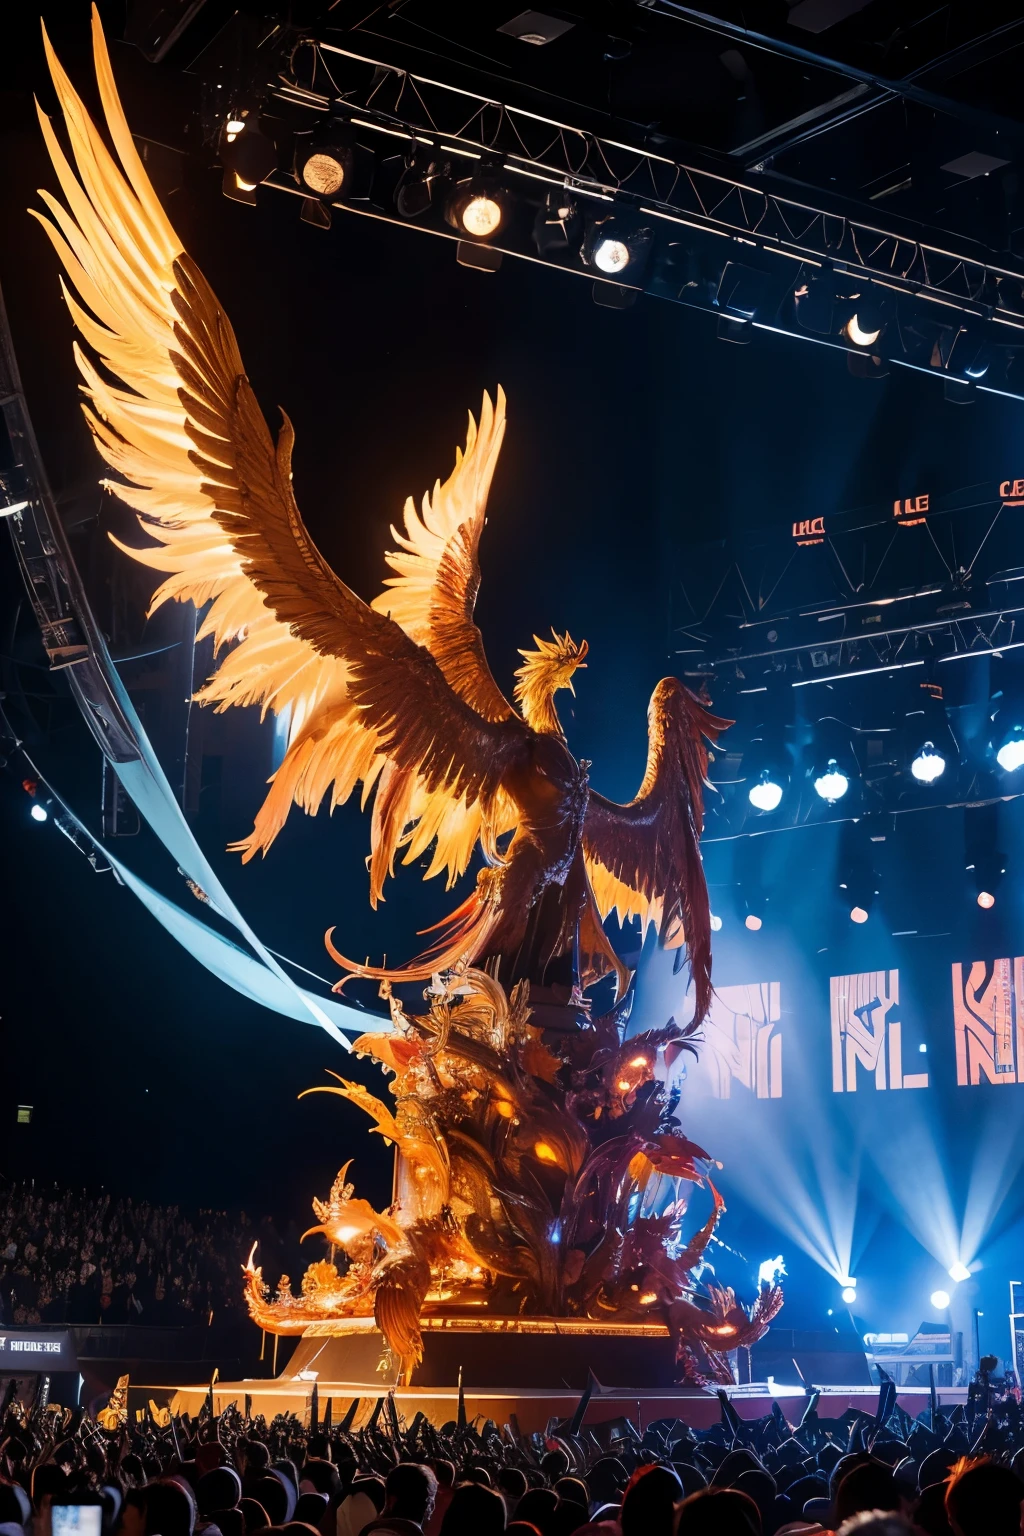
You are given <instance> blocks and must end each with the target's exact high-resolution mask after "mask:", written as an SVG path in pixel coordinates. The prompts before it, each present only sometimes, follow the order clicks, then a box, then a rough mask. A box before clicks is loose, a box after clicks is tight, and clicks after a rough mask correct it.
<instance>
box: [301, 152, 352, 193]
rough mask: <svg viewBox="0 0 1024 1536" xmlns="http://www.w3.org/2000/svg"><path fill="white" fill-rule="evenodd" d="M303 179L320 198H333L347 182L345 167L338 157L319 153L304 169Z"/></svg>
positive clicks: (308, 161) (307, 162)
mask: <svg viewBox="0 0 1024 1536" xmlns="http://www.w3.org/2000/svg"><path fill="white" fill-rule="evenodd" d="M302 179H303V181H304V182H305V183H306V186H307V187H308V188H309V190H310V191H311V192H315V193H316V194H317V196H318V197H333V196H334V195H335V193H337V192H340V191H341V189H342V186H343V185H344V182H345V167H344V165H343V164H342V163H341V161H340V160H339V159H338V158H337V156H336V155H329V154H326V153H325V152H324V151H322V150H321V151H318V153H317V154H315V155H310V157H309V159H308V160H307V161H306V163H305V165H304V166H303V167H302Z"/></svg>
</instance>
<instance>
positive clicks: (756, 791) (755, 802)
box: [747, 768, 782, 811]
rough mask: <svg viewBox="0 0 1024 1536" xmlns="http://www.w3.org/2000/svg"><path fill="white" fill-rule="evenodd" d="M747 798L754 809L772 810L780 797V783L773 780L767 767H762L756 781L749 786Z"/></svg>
mask: <svg viewBox="0 0 1024 1536" xmlns="http://www.w3.org/2000/svg"><path fill="white" fill-rule="evenodd" d="M747 799H748V800H749V801H750V803H751V805H752V806H753V807H754V808H755V810H758V811H774V810H775V809H776V807H777V806H778V804H779V801H780V800H781V799H782V785H781V784H777V783H776V782H775V780H774V779H773V778H772V776H771V774H770V773H769V771H768V769H767V768H763V769H762V770H761V777H760V778H759V779H758V781H757V783H756V784H752V785H751V786H750V790H749V792H748V794H747Z"/></svg>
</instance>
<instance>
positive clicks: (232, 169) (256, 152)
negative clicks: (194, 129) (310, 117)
mask: <svg viewBox="0 0 1024 1536" xmlns="http://www.w3.org/2000/svg"><path fill="white" fill-rule="evenodd" d="M237 123H242V129H244V132H243V131H242V129H239V131H238V132H237V133H235V132H232V131H230V125H234V124H237ZM220 159H221V164H222V165H223V167H224V182H223V191H224V195H225V197H230V198H232V199H234V200H235V201H236V202H242V203H254V202H255V201H256V188H257V187H258V186H259V185H260V183H261V182H263V181H266V179H267V177H268V176H269V175H270V174H271V172H272V171H275V170H276V169H277V146H276V144H275V143H274V142H273V140H272V139H270V138H269V137H268V136H267V135H266V134H265V133H264V132H263V131H262V128H261V126H260V120H259V118H257V117H256V116H255V114H253V113H246V114H245V117H244V121H243V117H242V115H241V114H239V115H238V116H232V117H229V119H228V122H227V123H225V125H224V133H223V135H222V138H221V145H220Z"/></svg>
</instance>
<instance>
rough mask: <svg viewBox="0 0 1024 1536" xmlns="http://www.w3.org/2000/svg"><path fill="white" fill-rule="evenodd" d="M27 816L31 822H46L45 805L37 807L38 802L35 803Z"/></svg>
mask: <svg viewBox="0 0 1024 1536" xmlns="http://www.w3.org/2000/svg"><path fill="white" fill-rule="evenodd" d="M29 815H30V816H31V817H32V820H33V821H45V820H46V806H45V805H39V804H38V802H37V803H36V804H35V805H34V806H33V807H32V809H31V810H30V811H29Z"/></svg>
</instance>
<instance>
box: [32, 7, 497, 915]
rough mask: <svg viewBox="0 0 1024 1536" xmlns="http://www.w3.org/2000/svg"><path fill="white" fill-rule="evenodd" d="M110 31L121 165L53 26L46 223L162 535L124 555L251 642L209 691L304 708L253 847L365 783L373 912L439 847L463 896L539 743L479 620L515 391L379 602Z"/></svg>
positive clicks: (106, 427) (416, 521) (103, 392)
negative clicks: (235, 328)
mask: <svg viewBox="0 0 1024 1536" xmlns="http://www.w3.org/2000/svg"><path fill="white" fill-rule="evenodd" d="M92 26H93V45H94V55H95V63H96V73H97V81H98V85H99V92H100V98H101V102H102V106H103V111H104V116H105V119H106V123H107V129H108V132H109V135H110V140H111V143H112V145H113V148H114V151H115V153H116V159H115V157H114V155H112V154H111V153H110V151H109V150H108V148H107V146H106V144H105V143H104V140H103V139H102V137H101V135H100V134H99V132H98V131H97V129H96V127H95V126H94V124H93V123H92V121H91V120H90V118H89V115H88V113H87V112H86V110H85V108H84V106H83V104H82V102H81V100H80V99H79V97H78V96H77V94H76V93H75V91H74V89H73V87H72V86H71V83H70V81H69V80H68V77H67V75H66V74H65V73H64V71H63V69H62V68H61V66H60V64H59V62H58V60H57V59H56V57H55V55H54V53H53V50H52V49H51V47H50V45H49V41H48V39H45V33H44V41H45V45H46V50H47V58H48V61H49V65H50V69H51V73H52V76H53V81H54V85H55V87H56V90H57V94H58V97H59V100H60V104H61V107H62V109H63V113H64V120H65V124H66V127H67V132H68V136H69V139H70V143H71V148H72V153H73V156H74V161H75V166H76V168H77V175H76V172H75V170H73V169H72V166H71V164H70V163H69V161H68V159H67V158H66V156H65V155H64V153H63V151H62V149H61V147H60V145H59V143H58V141H57V138H56V135H55V134H54V131H53V129H52V127H51V125H50V123H49V121H48V119H46V117H45V116H44V115H43V114H42V113H40V122H41V126H42V131H43V135H44V138H45V140H46V144H47V148H48V150H49V153H50V156H51V159H52V161H53V165H54V168H55V170H56V173H57V177H58V180H59V182H60V186H61V189H62V191H63V193H64V196H65V198H66V202H67V207H64V206H63V205H62V204H61V203H60V202H59V201H58V200H57V199H56V198H54V197H52V196H51V195H50V194H49V193H47V192H43V193H41V196H42V197H43V200H44V202H45V203H46V205H47V208H48V210H49V213H50V215H51V218H49V219H48V218H46V217H45V216H43V215H40V214H37V215H36V217H38V218H39V219H40V222H41V223H42V224H43V227H44V228H45V229H46V231H47V234H48V235H49V237H50V239H51V241H52V242H53V245H54V247H55V248H56V250H57V254H58V256H59V257H60V259H61V262H62V263H63V266H64V269H65V272H66V274H67V277H68V279H69V281H70V284H71V288H72V289H73V290H74V292H71V291H69V289H68V287H67V286H66V285H63V286H64V293H65V297H66V300H67V303H68V306H69V309H70V311H71V314H72V317H73V319H74V322H75V324H76V326H77V328H78V330H79V332H80V334H81V335H82V337H83V338H84V340H85V341H86V342H87V343H88V345H89V347H90V348H91V349H92V351H93V352H94V353H95V354H96V355H97V356H98V358H99V360H100V362H101V364H102V368H103V371H100V369H98V368H97V367H96V366H95V364H94V363H93V361H92V360H91V358H90V357H89V356H87V355H86V353H85V352H84V351H83V350H82V348H81V347H79V346H78V345H77V344H76V347H75V356H76V360H77V362H78V366H79V368H80V370H81V373H82V377H83V380H84V386H83V389H84V393H85V395H86V402H87V403H86V404H85V405H84V411H85V415H86V419H87V421H88V423H89V426H90V429H91V430H92V432H93V435H94V438H95V440H96V443H97V446H98V448H99V450H100V452H101V454H102V455H103V457H104V458H105V459H106V461H107V463H108V464H109V465H110V467H111V468H112V469H113V470H114V471H115V472H116V473H117V474H118V476H119V477H120V478H119V479H117V480H114V481H106V482H104V483H105V484H106V485H107V486H108V488H109V489H111V490H113V491H114V492H116V494H117V495H118V496H120V497H121V498H122V499H123V500H125V501H126V502H128V504H129V505H131V506H132V507H134V508H135V509H136V511H137V512H138V513H139V514H140V521H141V523H142V526H143V528H144V530H145V531H146V532H147V533H148V534H150V535H152V537H153V538H154V539H155V540H156V541H157V542H156V544H155V545H153V546H150V547H148V548H145V549H129V550H127V553H129V554H130V555H132V556H133V558H135V559H137V560H141V561H142V562H143V563H145V564H147V565H149V566H151V567H152V568H154V569H156V570H158V571H163V572H165V573H167V574H166V579H165V581H164V582H163V583H162V585H161V586H160V587H159V588H158V590H157V593H156V594H155V597H154V600H153V606H154V607H156V606H159V604H161V603H163V602H166V601H167V600H169V599H171V598H174V599H177V600H181V601H188V600H190V601H192V602H194V603H195V604H196V605H197V606H200V605H203V604H206V603H209V604H210V607H209V610H208V612H207V614H206V616H205V618H204V621H203V624H202V628H201V631H200V634H201V635H202V636H207V635H209V636H212V638H213V641H214V645H215V648H216V649H217V651H218V652H220V651H221V650H222V649H223V648H224V647H225V646H227V645H228V644H229V643H231V645H232V649H231V650H230V651H229V652H228V653H227V655H226V656H224V657H223V659H222V660H221V662H220V665H219V666H218V669H217V671H216V672H215V674H214V675H213V677H211V679H210V680H209V681H208V682H207V683H206V685H205V686H204V688H203V689H202V690H201V692H200V694H199V697H200V699H201V700H202V701H203V702H205V703H211V704H213V705H215V707H217V708H218V709H224V708H227V707H228V706H230V705H232V704H247V705H252V704H258V705H259V706H260V707H261V708H262V709H263V710H264V711H266V710H267V709H270V710H273V711H274V712H276V713H280V712H282V711H286V710H287V711H288V712H289V731H290V739H289V745H288V750H287V753H286V756H285V760H284V762H283V764H282V766H281V768H280V769H279V771H278V773H277V775H276V776H275V779H274V781H273V784H272V788H271V791H270V794H269V795H268V796H267V799H266V801H265V803H264V805H263V807H262V809H261V811H260V813H259V815H258V817H257V821H256V827H255V829H254V831H253V833H252V835H251V837H249V838H248V839H246V840H245V841H244V842H243V843H242V844H240V845H237V846H239V847H240V848H241V850H242V852H243V856H244V857H245V858H251V857H252V856H253V855H254V854H255V853H256V852H257V851H265V850H266V848H268V847H269V845H270V843H271V842H272V841H273V839H274V837H275V836H276V835H277V832H278V831H279V830H280V828H281V826H282V825H283V824H284V820H285V818H286V817H287V814H288V811H289V809H290V807H291V805H292V804H293V803H297V804H299V805H300V806H302V807H303V808H304V809H305V810H307V811H309V812H314V811H315V810H316V809H317V807H318V806H319V805H320V804H321V802H322V801H323V799H324V798H325V797H326V796H328V795H329V802H330V805H331V807H332V808H333V807H334V806H335V805H337V804H339V803H341V802H343V801H344V800H346V799H347V798H348V796H349V795H350V794H351V793H352V791H353V789H354V788H355V786H356V785H357V784H359V783H360V782H361V783H362V786H363V800H364V803H365V801H366V799H367V798H368V796H369V795H370V793H371V792H372V791H373V789H374V787H375V785H378V784H379V786H380V788H379V793H378V795H377V799H376V803H375V807H374V819H373V828H372V833H371V841H372V854H373V857H372V866H371V899H372V900H374V901H376V899H377V897H379V895H380V891H381V888H382V886H383V882H384V878H385V876H386V874H387V873H388V872H389V871H390V869H391V867H392V865H393V860H394V856H395V852H396V850H397V849H398V848H399V847H400V846H403V845H404V846H406V847H407V854H406V862H409V861H411V860H412V859H415V858H417V857H419V855H420V854H421V853H422V852H424V851H425V850H426V848H427V847H429V845H430V844H431V842H433V841H434V840H435V839H436V843H437V846H436V848H435V851H434V855H433V859H432V862H431V865H430V868H429V869H428V871H427V873H428V875H429V874H434V873H437V872H438V871H440V870H442V869H445V870H447V872H448V877H449V883H451V882H452V881H453V880H454V879H455V878H456V876H457V875H458V874H460V873H461V872H462V871H463V870H464V869H465V868H466V865H467V863H468V861H469V858H470V856H471V854H472V851H473V848H474V847H475V845H476V842H477V840H478V839H482V841H483V843H484V846H485V848H487V849H491V848H493V841H494V838H495V837H496V836H497V835H498V833H499V832H500V831H503V830H506V829H507V828H508V827H509V826H511V825H514V813H513V812H512V810H511V807H510V806H509V805H508V803H507V801H506V800H505V798H504V796H503V795H502V794H501V792H500V789H499V784H500V779H501V776H502V774H503V772H504V770H505V768H507V767H508V766H509V763H510V761H511V760H512V758H514V757H515V754H516V753H517V752H521V751H522V750H523V749H524V745H525V741H526V732H525V728H524V727H523V726H522V724H521V722H520V721H519V718H518V716H516V715H515V714H514V712H513V711H512V709H511V708H510V706H509V705H508V704H507V703H506V702H505V701H504V699H503V698H502V697H501V694H500V692H499V690H498V689H497V687H496V685H495V684H494V682H493V679H492V678H491V676H490V672H489V670H488V668H487V664H486V660H485V658H484V656H483V647H482V643H481V642H480V637H479V631H477V630H476V627H475V625H474V624H473V621H472V612H473V604H474V601H475V597H476V590H477V587H478V585H479V566H478V563H477V547H478V544H479V537H480V532H481V530H482V527H483V520H484V512H485V508H486V501H487V494H488V490H489V487H490V482H491V478H492V476H493V472H494V466H495V463H496V461H497V456H498V452H499V450H500V446H501V440H502V436H503V433H504V421H505V416H504V398H503V396H502V395H501V393H500V392H499V395H498V403H497V408H492V406H491V402H490V400H489V399H488V398H487V397H486V396H485V397H484V404H483V409H482V411H481V417H480V426H479V429H478V428H477V426H476V424H475V423H474V422H473V420H472V418H470V429H469V435H468V438H467V445H466V451H465V453H464V454H460V455H459V456H458V458H457V461H456V465H455V469H454V471H453V473H452V475H451V476H450V477H449V479H448V480H447V481H446V482H445V483H444V484H443V485H438V486H435V489H434V494H433V496H432V497H430V496H428V497H427V498H425V499H424V503H423V509H422V514H418V513H416V511H415V509H414V508H413V506H412V504H411V502H410V503H409V504H407V507H406V514H405V533H404V535H403V534H397V533H396V538H397V539H398V541H399V543H400V544H401V549H400V550H399V551H396V552H395V553H394V554H392V555H391V556H389V562H390V564H391V566H392V569H393V570H394V571H395V573H396V574H395V575H394V576H393V577H392V578H390V579H389V583H388V588H387V590H386V591H385V592H384V593H382V594H381V596H380V597H379V598H378V599H376V600H375V602H374V604H373V606H372V607H370V606H367V605H366V604H364V603H363V602H362V601H361V600H360V599H359V598H358V597H357V596H356V595H355V594H354V593H353V592H351V591H350V590H349V589H348V588H347V587H346V586H345V585H344V583H342V582H340V581H339V580H338V578H337V577H336V576H335V575H334V573H333V572H332V571H331V570H330V568H329V567H328V566H327V564H326V562H325V561H324V560H323V559H322V557H321V556H320V554H319V552H318V551H317V550H316V548H315V546H314V545H313V543H312V540H311V539H310V537H309V535H308V533H307V532H306V529H305V527H304V525H303V522H302V519H301V516H300V514H299V511H298V508H297V506H296V504H295V501H294V498H293V495H292V489H291V467H290V466H291V452H292V445H293V441H294V434H293V431H292V428H291V424H290V422H289V421H288V419H287V417H285V416H283V413H282V416H283V423H282V427H281V431H280V434H279V436H278V440H277V443H276V445H275V444H274V442H273V440H272V438H271V435H270V433H269V431H268V429H267V426H266V422H265V421H264V418H263V416H262V413H261V411H260V409H259V406H258V403H257V401H256V399H255V396H254V394H253V392H252V389H251V386H250V385H249V382H248V379H247V378H246V376H245V371H244V368H243V365H242V360H241V357H240V354H239V351H238V347H237V343H236V341H235V338H234V334H233V332H232V329H231V326H230V323H229V321H228V319H227V316H226V315H225V313H224V311H223V310H222V309H221V307H220V305H219V304H218V302H217V300H216V298H215V297H214V295H213V293H212V292H211V291H210V289H209V286H208V285H207V283H206V281H205V279H204V278H203V276H202V273H201V272H200V271H199V269H198V268H197V267H196V265H195V263H194V262H193V261H192V260H191V259H190V258H189V257H188V256H187V254H186V253H185V252H184V251H183V249H182V245H181V242H180V240H179V239H178V237H177V236H176V234H175V232H174V230H173V228H172V227H171V225H170V222H169V221H168V219H167V217H166V214H165V213H164V211H163V208H162V207H161V205H160V202H159V200H158V198H157V197H156V194H155V193H154V191H153V188H152V186H151V185H150V182H149V179H148V177H147V175H146V172H145V169H144V167H143V165H142V162H141V160H140V158H139V156H138V154H137V152H136V149H135V146H134V144H133V142H132V138H131V134H130V131H129V129H128V125H127V122H126V120H125V117H124V113H123V111H122V108H121V105H120V102H119V99H118V96H117V91H116V87H115V84H114V80H113V74H112V71H111V67H110V60H109V57H108V54H107V50H106V45H105V42H104V39H103V33H102V28H101V26H100V21H99V17H98V14H97V12H96V10H95V8H94V10H93V22H92ZM111 379H113V380H116V381H117V382H111ZM122 547H124V546H122ZM467 637H468V643H467ZM474 637H475V638H474ZM428 647H430V648H431V649H434V648H436V650H437V652H438V659H437V660H435V657H434V655H432V654H431V649H428Z"/></svg>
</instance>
